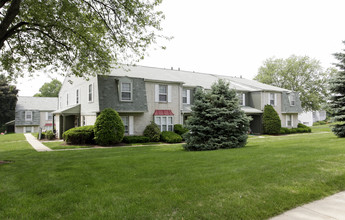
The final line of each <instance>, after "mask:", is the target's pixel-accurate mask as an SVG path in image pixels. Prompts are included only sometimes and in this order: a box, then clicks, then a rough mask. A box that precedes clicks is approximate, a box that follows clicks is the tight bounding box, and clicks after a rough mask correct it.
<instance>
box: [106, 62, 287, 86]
mask: <svg viewBox="0 0 345 220" xmlns="http://www.w3.org/2000/svg"><path fill="white" fill-rule="evenodd" d="M110 75H111V76H128V77H134V78H143V79H145V80H152V81H169V82H176V83H183V84H184V86H185V87H196V86H202V87H203V88H205V89H210V88H211V86H212V84H213V83H214V82H216V81H217V80H218V79H224V80H226V81H228V82H230V87H231V88H233V89H236V90H238V91H248V92H253V91H275V92H289V90H287V89H283V88H279V87H275V86H271V85H267V84H263V83H260V82H258V81H255V80H249V79H245V78H240V77H232V76H222V75H215V74H207V73H198V72H190V71H182V70H171V69H163V68H155V67H146V66H125V67H124V68H118V69H115V68H114V69H112V70H111V73H110Z"/></svg>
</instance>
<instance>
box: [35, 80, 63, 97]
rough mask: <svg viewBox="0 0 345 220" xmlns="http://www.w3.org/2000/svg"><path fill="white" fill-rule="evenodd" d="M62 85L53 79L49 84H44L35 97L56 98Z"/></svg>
mask: <svg viewBox="0 0 345 220" xmlns="http://www.w3.org/2000/svg"><path fill="white" fill-rule="evenodd" d="M61 86H62V83H61V82H60V81H59V80H57V79H53V80H52V81H51V82H49V83H44V84H43V86H42V87H41V88H40V90H39V91H40V92H39V93H36V94H35V95H34V96H35V97H58V96H59V92H60V89H61Z"/></svg>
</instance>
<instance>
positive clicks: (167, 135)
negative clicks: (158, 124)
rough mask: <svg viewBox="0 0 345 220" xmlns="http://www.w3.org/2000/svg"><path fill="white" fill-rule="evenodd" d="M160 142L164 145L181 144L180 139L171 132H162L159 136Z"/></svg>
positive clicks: (179, 136)
mask: <svg viewBox="0 0 345 220" xmlns="http://www.w3.org/2000/svg"><path fill="white" fill-rule="evenodd" d="M161 140H162V141H163V142H166V143H181V142H182V137H181V135H179V134H176V133H175V132H172V131H163V132H162V134H161Z"/></svg>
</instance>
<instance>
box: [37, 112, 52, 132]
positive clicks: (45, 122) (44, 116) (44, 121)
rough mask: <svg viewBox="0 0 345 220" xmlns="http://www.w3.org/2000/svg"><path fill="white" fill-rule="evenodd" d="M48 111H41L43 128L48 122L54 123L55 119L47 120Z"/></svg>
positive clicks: (41, 125)
mask: <svg viewBox="0 0 345 220" xmlns="http://www.w3.org/2000/svg"><path fill="white" fill-rule="evenodd" d="M47 113H48V112H40V127H41V128H42V129H44V128H45V125H46V124H52V123H53V120H47Z"/></svg>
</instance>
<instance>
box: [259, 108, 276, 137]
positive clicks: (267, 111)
mask: <svg viewBox="0 0 345 220" xmlns="http://www.w3.org/2000/svg"><path fill="white" fill-rule="evenodd" d="M262 124H263V126H264V133H265V134H279V133H280V128H281V120H280V118H279V115H278V113H277V112H276V110H274V108H273V107H272V106H271V105H265V108H264V114H263V116H262Z"/></svg>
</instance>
